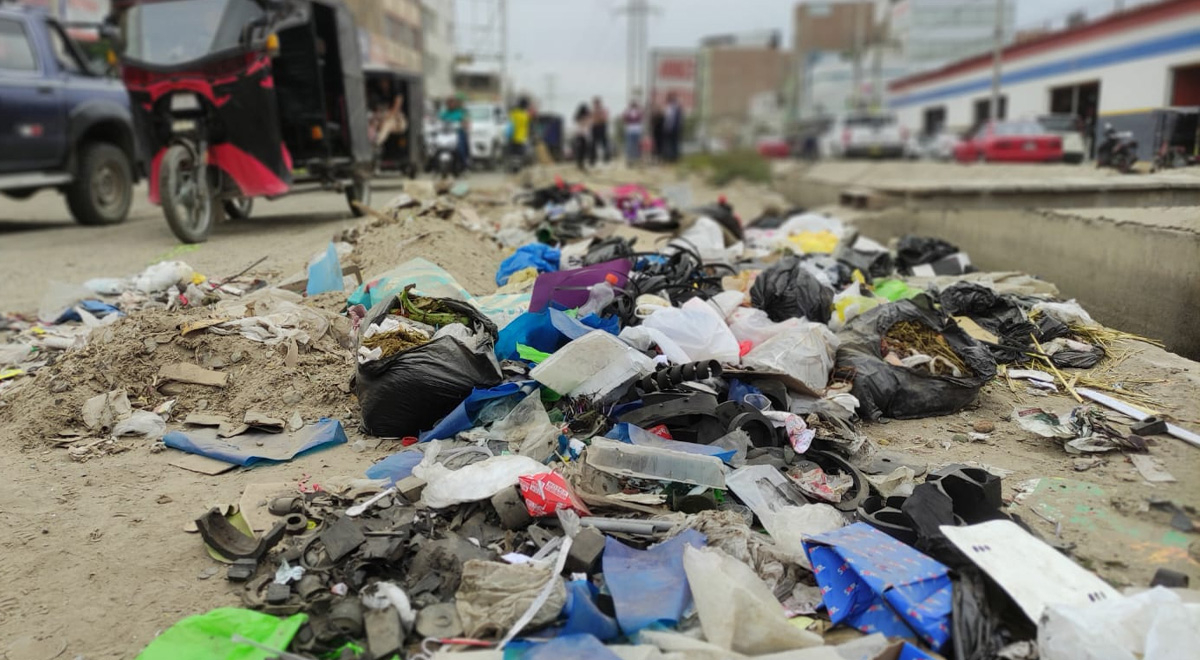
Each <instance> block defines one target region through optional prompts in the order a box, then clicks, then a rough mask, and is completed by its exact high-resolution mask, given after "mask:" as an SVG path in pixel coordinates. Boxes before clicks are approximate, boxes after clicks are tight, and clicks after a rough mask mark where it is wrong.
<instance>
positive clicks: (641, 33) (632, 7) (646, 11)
mask: <svg viewBox="0 0 1200 660" xmlns="http://www.w3.org/2000/svg"><path fill="white" fill-rule="evenodd" d="M653 11H654V8H653V7H651V6H650V2H649V0H629V4H627V5H625V6H624V7H622V8H620V9H618V10H617V13H618V14H625V17H626V21H628V23H627V25H626V28H627V32H626V36H625V92H626V94H627V95H628V97H629V98H628V100H630V101H632V100H635V99H637V96H638V93H639V92H640V91H641V90H643V89H645V87H646V78H645V76H646V69H647V61H646V48H647V41H648V38H647V35H648V34H649V30H648V28H647V23H648V22H649V19H650V14H651V13H652V12H653Z"/></svg>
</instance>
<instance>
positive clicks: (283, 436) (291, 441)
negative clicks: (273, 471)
mask: <svg viewBox="0 0 1200 660" xmlns="http://www.w3.org/2000/svg"><path fill="white" fill-rule="evenodd" d="M345 442H346V431H345V430H344V429H343V428H342V423H341V422H339V421H338V420H336V419H325V418H322V419H321V420H320V421H318V422H316V423H315V424H309V425H307V426H305V427H304V428H302V429H300V430H299V431H296V432H295V433H264V432H261V431H258V432H248V433H242V434H241V435H236V436H234V437H232V438H219V437H217V429H215V428H202V429H195V430H189V431H188V432H187V433H183V432H181V431H172V432H170V433H168V434H167V435H166V436H165V437H163V444H165V445H166V446H168V447H172V448H174V449H179V450H181V451H186V452H188V453H189V454H199V455H201V456H207V457H209V458H215V459H216V460H218V461H225V462H226V463H233V464H234V465H240V466H242V467H248V466H251V465H254V464H255V463H260V462H271V461H276V462H280V461H290V460H291V459H293V458H295V457H297V456H299V455H300V454H303V453H305V452H309V451H312V450H314V449H319V448H321V447H327V446H332V445H339V444H343V443H345Z"/></svg>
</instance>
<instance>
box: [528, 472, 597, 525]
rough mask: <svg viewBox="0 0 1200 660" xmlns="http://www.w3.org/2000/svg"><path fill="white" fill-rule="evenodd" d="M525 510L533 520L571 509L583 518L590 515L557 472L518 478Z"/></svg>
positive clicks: (568, 483) (569, 484) (568, 484)
mask: <svg viewBox="0 0 1200 660" xmlns="http://www.w3.org/2000/svg"><path fill="white" fill-rule="evenodd" d="M519 483H520V486H521V497H523V498H525V509H526V510H527V511H529V515H530V516H532V517H534V518H545V517H546V516H553V515H554V514H555V513H557V512H558V510H559V509H571V510H573V511H575V512H576V513H579V514H580V515H583V516H590V515H592V513H591V511H589V510H588V508H587V505H585V504H584V503H583V501H582V500H580V499H579V496H578V495H576V494H575V489H574V488H572V487H571V483H570V482H568V481H567V480H566V478H564V477H563V476H562V475H561V474H559V473H557V472H546V473H543V474H527V475H523V476H521V477H519Z"/></svg>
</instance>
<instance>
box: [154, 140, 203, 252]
mask: <svg viewBox="0 0 1200 660" xmlns="http://www.w3.org/2000/svg"><path fill="white" fill-rule="evenodd" d="M158 196H159V199H160V201H161V202H162V207H163V215H165V216H167V224H168V225H170V226H171V231H172V232H174V234H175V236H176V237H177V238H179V240H181V241H183V242H184V243H203V242H204V241H206V240H208V233H209V232H210V231H212V226H213V219H214V216H215V215H216V214H215V213H214V211H215V209H214V208H213V200H212V195H210V194H209V192H208V182H207V181H206V180H205V176H204V172H203V171H202V170H200V169H199V168H198V167H197V163H196V159H195V158H194V157H193V156H192V152H191V150H190V149H188V148H187V147H185V146H183V145H180V144H176V145H174V146H172V147H170V148H169V149H167V153H166V155H164V156H163V159H162V164H161V165H159V170H158Z"/></svg>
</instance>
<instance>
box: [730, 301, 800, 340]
mask: <svg viewBox="0 0 1200 660" xmlns="http://www.w3.org/2000/svg"><path fill="white" fill-rule="evenodd" d="M798 320H799V319H787V320H786V321H783V322H781V323H776V322H774V321H772V320H771V317H770V316H768V315H767V313H766V312H764V311H763V310H761V309H758V308H756V307H742V308H740V309H737V310H734V312H733V314H730V315H729V330H730V332H732V333H733V336H734V338H736V339H737V340H738V341H739V342H743V341H748V342H750V344H751V345H752V346H758V345H759V344H761V343H763V342H765V341H766V340H768V339H770V338H771V337H774V336H775V335H777V334H779V333H781V332H783V331H784V330H787V329H788V328H792V327H795V326H796V321H798Z"/></svg>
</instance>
